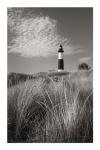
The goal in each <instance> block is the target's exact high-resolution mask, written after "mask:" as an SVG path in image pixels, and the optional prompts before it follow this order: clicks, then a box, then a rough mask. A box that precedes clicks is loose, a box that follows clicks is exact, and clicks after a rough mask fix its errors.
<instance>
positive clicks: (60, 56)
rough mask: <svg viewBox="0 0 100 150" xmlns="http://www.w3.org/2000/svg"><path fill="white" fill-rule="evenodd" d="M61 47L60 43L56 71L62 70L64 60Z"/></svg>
mask: <svg viewBox="0 0 100 150" xmlns="http://www.w3.org/2000/svg"><path fill="white" fill-rule="evenodd" d="M63 52H64V50H63V47H62V45H60V48H59V50H58V72H62V71H63V70H64V60H63Z"/></svg>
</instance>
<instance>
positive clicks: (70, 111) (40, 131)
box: [8, 71, 93, 143]
mask: <svg viewBox="0 0 100 150" xmlns="http://www.w3.org/2000/svg"><path fill="white" fill-rule="evenodd" d="M55 79H56V80H55ZM10 84H11V83H10ZM8 87H9V88H8V142H28V143H30V142H38V143H39V142H45V143H54V142H55V143H67V142H73V143H74V142H93V106H92V105H93V91H92V90H93V89H92V72H90V71H79V72H76V73H70V74H67V75H65V74H64V75H60V76H59V75H57V74H55V75H51V76H50V75H45V76H42V77H41V76H39V77H36V78H31V79H30V80H29V79H27V80H25V82H19V83H18V84H16V85H15V86H9V85H8Z"/></svg>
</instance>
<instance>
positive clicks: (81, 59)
mask: <svg viewBox="0 0 100 150" xmlns="http://www.w3.org/2000/svg"><path fill="white" fill-rule="evenodd" d="M91 60H92V57H82V58H79V59H78V61H79V62H88V61H91Z"/></svg>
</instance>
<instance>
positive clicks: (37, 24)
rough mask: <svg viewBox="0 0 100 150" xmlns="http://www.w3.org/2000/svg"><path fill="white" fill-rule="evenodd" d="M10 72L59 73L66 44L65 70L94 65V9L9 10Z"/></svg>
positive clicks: (8, 46)
mask: <svg viewBox="0 0 100 150" xmlns="http://www.w3.org/2000/svg"><path fill="white" fill-rule="evenodd" d="M7 15H8V17H7V50H8V59H7V60H8V73H9V72H16V73H26V74H31V73H37V72H45V71H48V70H57V67H58V60H57V58H58V56H57V55H58V49H59V45H60V44H62V45H63V49H64V68H65V70H66V71H75V70H77V68H78V65H79V64H80V63H82V62H86V63H87V64H89V65H90V66H91V67H92V66H93V9H92V8H21V7H20V8H16V7H14V8H8V12H7Z"/></svg>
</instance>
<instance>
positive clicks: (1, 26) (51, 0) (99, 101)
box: [0, 0, 100, 150]
mask: <svg viewBox="0 0 100 150" xmlns="http://www.w3.org/2000/svg"><path fill="white" fill-rule="evenodd" d="M7 7H94V22H95V25H94V30H95V32H94V48H93V49H95V52H94V53H93V54H94V61H93V62H94V65H93V68H94V67H95V68H94V69H95V71H94V101H95V102H94V143H93V144H92V143H91V144H85V143H84V144H79V143H77V144H70V143H69V144H68V143H67V144H27V143H26V144H16V145H15V144H8V143H7ZM99 14H100V5H99V0H94V1H93V0H27V1H26V0H24V1H21V0H0V149H8V150H9V149H10V150H11V148H12V149H15V150H17V149H18V148H20V149H22V148H24V150H26V149H35V148H36V149H42V148H43V149H44V148H46V149H58V150H61V149H63V148H65V149H75V148H76V149H78V148H79V149H81V150H82V149H83V150H84V149H89V148H91V150H93V149H96V148H97V147H100V144H99V139H100V132H99V131H100V120H99V114H100V108H99V107H100V98H99V97H100V96H99V91H100V90H99V86H100V81H99V80H100V70H99V63H100V62H99V60H100V58H99V54H100V49H99V43H100V42H99V35H100V34H99V32H100V31H99V28H100V21H99V18H100V16H99Z"/></svg>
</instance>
